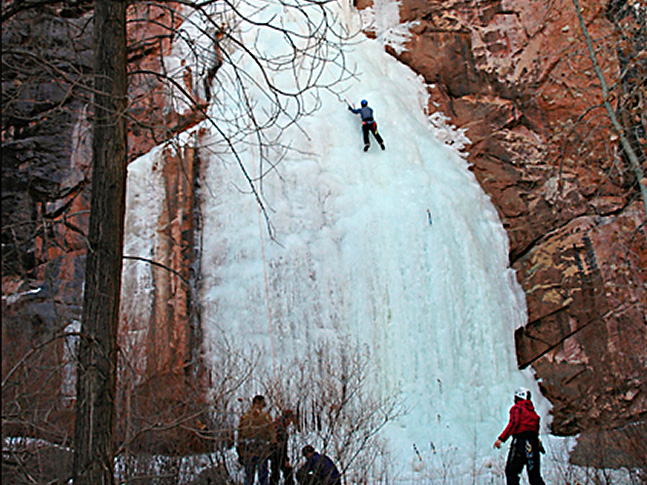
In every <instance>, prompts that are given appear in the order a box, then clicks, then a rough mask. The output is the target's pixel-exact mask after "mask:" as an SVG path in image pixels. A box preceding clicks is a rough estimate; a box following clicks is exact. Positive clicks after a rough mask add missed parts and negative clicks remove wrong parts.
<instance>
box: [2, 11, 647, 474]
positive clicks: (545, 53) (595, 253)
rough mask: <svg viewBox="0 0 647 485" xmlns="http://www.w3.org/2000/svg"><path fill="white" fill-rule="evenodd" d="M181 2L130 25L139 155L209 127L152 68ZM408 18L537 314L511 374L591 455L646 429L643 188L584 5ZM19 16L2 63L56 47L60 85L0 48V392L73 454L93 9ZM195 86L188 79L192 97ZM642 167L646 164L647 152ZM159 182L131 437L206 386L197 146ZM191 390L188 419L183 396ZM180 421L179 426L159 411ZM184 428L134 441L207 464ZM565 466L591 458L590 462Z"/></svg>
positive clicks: (135, 363) (130, 394)
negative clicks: (14, 50) (602, 80)
mask: <svg viewBox="0 0 647 485" xmlns="http://www.w3.org/2000/svg"><path fill="white" fill-rule="evenodd" d="M581 4H582V13H583V15H584V18H585V19H586V21H587V26H588V28H589V29H590V32H591V35H592V36H593V37H594V38H595V39H598V42H597V46H598V48H600V49H601V51H600V56H599V61H600V64H601V68H602V69H603V72H604V73H605V75H607V76H608V77H609V78H608V81H609V83H610V84H612V83H613V82H614V81H616V80H617V73H618V72H619V67H620V63H621V60H619V59H618V57H617V55H616V45H615V44H614V42H615V40H614V39H615V37H614V31H613V25H612V24H611V23H610V22H609V21H608V20H607V18H606V16H605V15H606V14H605V6H604V5H601V2H598V1H594V0H582V1H581ZM370 5H371V4H370V0H361V1H360V2H358V7H370ZM172 8H173V5H172V4H166V7H164V8H162V7H143V6H139V7H138V10H133V12H132V16H133V19H135V18H138V17H143V18H147V19H149V20H154V22H152V23H142V22H133V23H132V24H131V25H130V27H129V28H130V30H129V35H130V39H131V45H132V49H131V52H130V54H129V55H130V59H129V60H130V65H131V76H132V78H131V86H132V88H131V89H132V91H131V93H130V97H131V100H132V105H131V112H130V114H131V116H133V118H134V119H136V120H139V121H140V123H138V124H136V125H135V124H134V125H133V128H132V130H131V131H130V138H129V143H130V153H131V158H135V157H136V156H138V155H140V154H143V153H146V152H148V151H149V150H150V148H151V147H152V146H154V145H157V144H160V143H161V142H163V141H164V140H166V139H168V137H169V136H171V135H173V134H175V133H178V132H181V131H184V130H186V129H187V128H188V127H190V126H193V125H195V124H196V123H197V122H199V121H200V120H201V119H203V115H202V112H201V110H200V102H198V103H197V105H196V107H195V108H189V109H187V110H186V111H183V112H177V111H176V110H174V109H173V108H172V104H171V103H170V100H169V98H168V95H167V91H166V90H165V88H164V87H163V86H162V85H161V84H160V83H159V82H158V81H156V78H155V76H149V75H145V74H144V71H154V72H160V71H161V69H162V64H161V61H160V59H161V58H163V56H165V55H168V53H169V52H170V49H171V48H172V45H171V42H170V38H169V37H167V36H166V35H165V34H166V33H168V31H169V29H170V28H172V27H174V26H176V25H177V21H178V20H177V19H178V17H177V16H175V15H173V12H172ZM400 16H401V20H402V21H403V22H409V21H412V22H413V21H415V22H417V23H416V24H414V25H415V26H414V27H413V28H412V30H411V33H412V37H411V40H410V41H409V42H408V44H407V50H405V51H404V52H402V53H401V54H399V55H397V57H398V58H399V59H400V60H401V61H402V62H404V63H406V64H408V65H409V66H411V68H412V69H413V70H415V71H416V72H418V73H420V74H421V75H422V76H423V77H424V79H425V80H426V81H427V82H428V83H429V92H430V95H431V97H430V100H431V101H430V106H429V111H430V113H432V112H434V111H441V112H442V113H444V114H445V115H447V116H449V117H450V119H451V120H452V122H453V124H454V125H456V126H458V127H460V128H463V129H466V130H467V131H466V134H467V136H468V137H469V138H470V140H471V142H472V145H471V147H470V148H469V154H468V159H469V161H470V163H471V164H472V170H473V171H474V173H475V175H476V177H477V179H478V180H479V182H480V183H481V185H482V186H483V188H484V190H485V191H486V192H487V193H488V194H489V195H490V196H491V197H492V200H493V202H494V204H495V206H496V207H497V209H498V211H499V215H500V217H501V220H502V221H503V224H504V227H505V228H506V230H507V232H508V234H509V237H510V261H511V264H512V266H513V267H514V268H515V269H516V270H517V276H518V279H519V282H520V284H521V285H522V287H523V289H524V290H525V292H526V296H527V302H528V322H527V324H526V325H525V326H524V327H522V328H520V329H518V330H517V332H516V335H515V337H516V342H517V355H518V360H519V365H520V366H521V367H526V366H532V367H533V368H534V369H535V371H536V372H537V376H538V378H540V380H541V386H542V390H543V392H544V393H545V395H546V396H547V397H548V398H549V399H550V400H551V402H552V403H553V405H554V408H553V422H552V431H553V432H554V433H556V434H559V435H571V434H575V433H582V436H583V437H587V436H589V438H587V439H588V441H587V439H583V440H582V443H585V442H586V443H589V444H590V445H591V446H595V445H594V444H593V443H596V440H595V439H593V438H590V436H598V435H600V434H601V433H598V431H601V430H604V432H605V433H609V432H612V431H613V430H614V429H615V428H618V429H624V428H622V427H623V426H625V425H629V424H631V423H637V422H639V421H640V420H644V418H645V416H646V415H647V370H646V369H647V351H646V350H645V349H647V316H646V315H647V291H646V288H647V271H645V268H647V233H646V231H647V229H646V227H645V212H644V207H643V206H642V203H641V202H640V201H639V200H638V198H637V190H636V185H635V179H634V178H633V176H632V175H631V172H630V171H629V170H628V169H627V166H626V163H625V162H624V159H623V157H621V156H620V155H619V148H618V143H617V139H616V138H615V136H614V135H613V134H612V131H611V130H610V124H609V120H608V118H607V117H606V116H605V114H604V112H603V111H601V110H600V109H597V108H595V106H598V105H600V103H601V102H602V101H603V99H602V94H601V90H600V88H599V83H598V81H597V78H596V76H595V74H594V72H593V70H592V67H591V61H590V58H589V57H588V56H587V55H586V51H585V46H584V43H583V38H582V35H581V32H580V30H579V27H577V25H578V23H577V19H576V17H575V10H574V7H573V4H572V2H571V1H570V0H556V1H553V2H545V1H539V0H536V1H533V0H518V1H517V0H515V1H511V0H488V1H478V2H477V1H473V0H452V1H442V0H402V3H401V7H400ZM19 19H20V22H13V21H12V22H3V49H4V46H5V45H7V46H9V45H11V46H22V47H26V48H28V49H31V50H32V51H35V52H38V53H39V54H41V55H42V57H43V58H47V55H51V53H52V52H59V53H61V56H60V57H61V58H62V59H65V62H66V63H65V64H64V66H63V67H64V70H65V72H66V73H67V76H66V77H64V78H62V79H61V78H60V76H58V77H56V76H54V75H53V74H52V73H51V72H50V71H47V70H46V69H44V68H43V65H42V64H39V63H38V62H36V61H29V62H26V61H25V60H24V59H21V58H18V57H16V58H12V59H11V63H12V64H11V65H9V67H10V68H9V69H7V63H8V62H9V61H10V58H9V57H5V56H4V54H3V74H2V80H3V119H2V161H3V165H2V171H3V172H2V173H3V179H2V184H3V186H2V190H3V197H2V208H3V211H2V223H3V227H2V238H3V273H2V278H3V280H2V288H3V289H2V292H3V299H2V312H3V321H2V336H3V364H2V373H3V382H4V380H5V379H6V378H7V377H10V378H9V379H7V385H6V386H4V385H3V420H4V419H5V416H7V417H8V418H7V420H6V426H5V422H4V421H3V432H4V431H6V432H9V430H16V431H20V432H23V433H29V434H34V435H45V436H47V437H48V438H49V439H52V440H53V441H59V442H66V441H67V440H68V439H69V436H71V432H70V430H71V427H70V425H71V422H72V421H71V420H72V414H71V413H72V409H73V399H74V384H73V383H74V378H73V376H74V365H73V359H72V357H71V354H70V351H69V345H70V344H71V343H73V338H74V337H73V335H70V332H74V331H76V330H78V320H79V318H80V314H81V312H80V304H81V301H82V286H83V267H84V255H85V241H84V236H83V234H84V231H85V230H86V228H87V216H88V210H89V190H90V188H89V187H88V181H89V170H90V159H91V154H90V146H91V145H90V143H91V141H90V122H89V119H90V117H91V108H90V106H91V103H90V92H91V91H89V90H88V89H84V86H86V85H88V83H89V81H88V79H87V77H86V76H85V74H84V73H87V72H90V71H91V64H92V60H91V41H90V36H89V33H90V32H91V29H88V27H87V23H88V22H89V21H90V20H91V13H90V12H84V11H82V10H74V11H65V10H61V11H50V12H48V13H47V15H40V16H35V15H34V14H30V13H29V12H24V13H22V14H20V17H19ZM151 29H152V30H151ZM70 32H72V33H73V35H72V38H71V39H70V37H69V36H70ZM34 39H40V40H47V42H40V41H39V42H34ZM151 39H154V41H152V40H151ZM45 54H47V55H45ZM393 55H396V53H395V52H393ZM11 66H13V68H11ZM19 66H20V67H23V68H24V67H25V66H27V67H29V68H30V69H29V71H27V70H25V69H18V67H19ZM193 76H197V73H191V72H190V71H188V70H187V69H185V70H184V76H183V78H182V82H183V83H184V84H183V86H184V88H185V89H187V90H188V91H189V92H193V91H192V90H193V87H194V85H195V84H196V82H195V80H194V79H192V77H193ZM7 103H9V104H7ZM4 106H9V107H10V109H5V107H4ZM5 113H6V114H5ZM642 155H643V159H642V161H643V164H644V147H643V152H642ZM160 170H163V172H164V177H165V180H166V181H167V201H166V210H165V211H164V213H163V215H162V216H161V217H160V220H159V221H157V227H158V231H159V232H160V233H162V234H164V235H165V236H166V238H164V239H165V241H166V245H165V246H164V247H162V246H160V247H158V248H156V252H155V254H153V255H151V260H154V261H155V262H156V263H159V265H158V266H155V269H154V271H153V279H154V291H153V295H152V298H153V299H154V304H153V308H154V310H153V313H152V315H151V316H150V318H148V319H146V320H145V321H144V320H142V321H133V320H129V319H128V318H127V317H126V316H125V317H124V322H123V325H122V329H123V330H122V332H121V339H122V340H121V342H122V345H123V346H124V347H127V346H130V348H131V349H132V354H130V355H129V356H127V359H130V360H127V365H125V366H124V367H123V368H124V369H125V370H124V374H123V375H122V382H129V383H130V384H129V386H128V387H127V390H124V393H123V395H122V396H121V399H122V406H123V409H122V421H121V423H120V426H123V433H124V435H125V436H130V435H131V434H134V433H135V432H137V430H141V429H143V428H144V427H145V426H147V423H149V422H150V420H151V419H153V418H155V419H162V418H163V420H166V421H171V420H174V419H177V418H178V417H181V416H189V415H194V414H195V413H196V409H199V408H200V404H201V402H202V401H201V399H202V398H201V397H200V396H203V395H204V393H203V391H204V387H205V385H206V382H205V380H204V377H203V376H202V374H201V371H200V362H199V360H200V359H199V355H198V348H199V344H200V332H199V315H197V314H196V311H195V310H196V309H195V307H194V305H193V303H194V302H193V299H192V291H193V290H194V286H193V285H194V284H195V282H196V277H197V276H196V272H195V270H196V264H197V262H198V261H197V259H196V258H197V253H196V241H195V234H196V231H197V230H198V229H199V218H198V216H197V215H196V211H195V208H196V206H197V204H198V202H199V201H198V199H197V195H196V192H195V187H196V180H199V173H200V163H199V157H198V156H197V153H196V152H195V151H194V150H192V149H187V150H185V152H184V153H182V154H181V156H177V155H173V154H172V153H171V152H170V151H169V152H168V153H165V154H164V156H163V162H161V163H160ZM187 174H189V176H188V177H187ZM139 263H141V264H150V263H147V262H145V261H139ZM125 291H127V289H126V290H125ZM127 294H128V293H126V295H127ZM66 332H67V333H66ZM52 337H53V338H52ZM134 340H136V341H137V345H132V342H133V341H134ZM160 342H165V344H164V345H161V344H160ZM66 344H67V347H66ZM30 349H38V351H33V352H30ZM66 349H67V350H66ZM25 356H27V357H25ZM30 359H36V360H35V361H34V362H32V361H31V360H30ZM25 363H29V364H30V365H29V366H27V365H23V364H25ZM27 369H31V370H30V371H29V372H27ZM34 369H44V370H45V371H43V372H42V373H41V374H38V375H36V374H35V372H34ZM54 369H55V372H54V371H53V370H54ZM128 369H130V371H132V370H133V369H134V370H136V373H134V374H132V375H127V372H128ZM185 392H191V393H192V394H191V396H195V397H194V398H193V397H192V399H191V400H192V401H194V402H195V403H196V406H197V407H196V406H194V407H191V406H189V407H186V406H184V404H185V403H186V399H185V400H184V404H183V402H181V400H178V396H182V394H183V393H185ZM52 396H55V398H54V399H52ZM133 399H135V400H136V401H137V402H134V401H133ZM170 409H174V410H175V411H174V413H175V414H173V415H167V414H166V413H167V411H168V410H170ZM198 414H199V413H198ZM43 422H45V423H47V424H48V426H49V425H51V424H52V423H57V424H56V426H53V425H52V426H51V427H48V426H45V427H43V426H42V423H43ZM37 423H40V424H39V425H38V426H36V424H37ZM192 423H193V426H192V425H187V426H185V427H184V429H188V430H189V431H188V432H187V434H185V435H182V436H178V435H174V436H170V435H168V436H162V437H160V436H159V435H152V434H150V433H148V434H144V435H143V437H141V438H140V439H139V441H138V442H133V443H132V447H133V448H137V447H138V446H141V447H144V448H145V449H151V448H150V447H151V446H153V444H157V445H158V449H159V450H160V451H165V452H171V451H174V452H182V451H186V450H189V449H191V450H200V449H201V447H202V446H203V444H201V441H200V440H199V439H197V438H196V436H198V435H199V434H200V433H199V431H200V426H201V424H200V423H195V422H192ZM202 424H204V423H202ZM196 430H197V431H196ZM616 431H617V430H616ZM614 436H615V435H614ZM622 436H624V435H622ZM614 440H615V441H618V439H617V438H614ZM583 446H584V445H583ZM578 453H579V454H578ZM574 456H580V457H581V458H578V459H579V460H580V461H581V462H582V463H585V462H586V461H587V457H590V453H589V454H587V452H586V449H579V450H578V451H576V453H574ZM597 463H598V464H599V463H605V462H604V460H600V461H598V462H597Z"/></svg>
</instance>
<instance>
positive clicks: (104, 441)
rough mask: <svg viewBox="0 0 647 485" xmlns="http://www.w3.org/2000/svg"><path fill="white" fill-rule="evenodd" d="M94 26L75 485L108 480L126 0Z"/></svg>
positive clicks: (97, 6) (97, 17)
mask: <svg viewBox="0 0 647 485" xmlns="http://www.w3.org/2000/svg"><path fill="white" fill-rule="evenodd" d="M94 29H95V40H94V47H95V84H94V88H95V97H94V99H95V103H94V132H93V145H92V157H93V166H92V199H91V206H90V209H91V212H90V227H89V235H88V240H89V247H88V255H87V262H86V269H85V293H84V297H83V298H84V299H83V321H82V328H81V333H82V334H83V336H82V338H81V342H80V348H79V367H78V385H77V407H76V427H75V436H74V438H75V457H74V483H75V484H91V485H99V484H111V485H112V483H113V481H114V478H113V454H114V450H113V449H114V429H115V389H116V364H117V324H118V318H119V293H120V290H121V269H122V255H123V237H124V215H125V205H126V161H127V152H126V120H125V117H124V116H123V113H124V110H125V107H126V89H127V84H126V2H124V1H120V0H95V3H94Z"/></svg>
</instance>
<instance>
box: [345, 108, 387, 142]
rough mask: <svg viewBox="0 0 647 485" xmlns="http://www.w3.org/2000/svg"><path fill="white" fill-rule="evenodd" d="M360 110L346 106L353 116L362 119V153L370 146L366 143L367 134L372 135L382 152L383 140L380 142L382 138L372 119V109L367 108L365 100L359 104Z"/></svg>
mask: <svg viewBox="0 0 647 485" xmlns="http://www.w3.org/2000/svg"><path fill="white" fill-rule="evenodd" d="M360 106H361V107H360V108H357V109H355V108H353V107H352V106H351V105H348V110H349V111H350V112H352V113H354V114H356V115H357V114H358V115H360V116H361V118H362V133H363V135H364V151H367V150H368V147H369V146H371V144H370V143H369V141H368V134H369V132H370V133H373V136H374V137H375V139H376V140H377V142H378V143H379V144H380V147H381V148H382V150H384V149H385V148H386V147H385V146H384V140H382V137H381V136H380V134H379V133H378V132H377V123H376V122H375V119H374V118H373V109H372V108H370V107H369V106H368V101H366V100H365V99H362V101H361V102H360Z"/></svg>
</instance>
